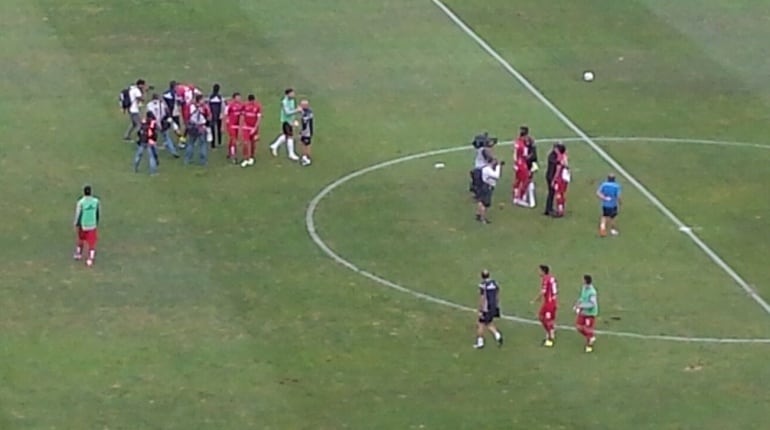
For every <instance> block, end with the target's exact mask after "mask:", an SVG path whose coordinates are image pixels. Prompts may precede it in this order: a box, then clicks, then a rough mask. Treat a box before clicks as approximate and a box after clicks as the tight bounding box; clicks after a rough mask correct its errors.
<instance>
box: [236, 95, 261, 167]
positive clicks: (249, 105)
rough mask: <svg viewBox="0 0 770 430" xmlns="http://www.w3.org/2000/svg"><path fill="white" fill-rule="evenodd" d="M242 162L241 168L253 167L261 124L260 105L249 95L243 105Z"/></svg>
mask: <svg viewBox="0 0 770 430" xmlns="http://www.w3.org/2000/svg"><path fill="white" fill-rule="evenodd" d="M242 113H243V129H242V130H243V161H242V162H241V167H248V166H253V165H254V156H255V155H256V152H257V142H258V141H259V125H260V123H261V122H262V104H261V103H260V102H259V101H258V100H257V96H255V95H254V94H249V95H248V96H247V97H246V103H245V104H244V105H243V109H242Z"/></svg>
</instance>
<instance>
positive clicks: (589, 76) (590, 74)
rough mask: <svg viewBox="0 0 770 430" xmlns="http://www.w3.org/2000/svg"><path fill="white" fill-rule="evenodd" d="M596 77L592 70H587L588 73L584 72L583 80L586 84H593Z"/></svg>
mask: <svg viewBox="0 0 770 430" xmlns="http://www.w3.org/2000/svg"><path fill="white" fill-rule="evenodd" d="M594 77H595V76H594V72H592V71H590V70H587V71H585V72H583V80H584V81H586V82H593V80H594Z"/></svg>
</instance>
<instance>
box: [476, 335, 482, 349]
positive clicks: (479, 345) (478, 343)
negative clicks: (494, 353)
mask: <svg viewBox="0 0 770 430" xmlns="http://www.w3.org/2000/svg"><path fill="white" fill-rule="evenodd" d="M483 346H484V338H483V337H481V336H479V337H477V338H476V348H482V347H483Z"/></svg>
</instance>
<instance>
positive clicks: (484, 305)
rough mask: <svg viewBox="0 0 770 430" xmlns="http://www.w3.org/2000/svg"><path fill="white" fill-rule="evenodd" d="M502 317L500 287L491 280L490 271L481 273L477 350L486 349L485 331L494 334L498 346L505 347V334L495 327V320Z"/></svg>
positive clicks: (475, 345)
mask: <svg viewBox="0 0 770 430" xmlns="http://www.w3.org/2000/svg"><path fill="white" fill-rule="evenodd" d="M499 317H500V287H499V286H498V285H497V282H496V281H495V280H494V279H492V278H491V276H490V274H489V271H488V270H482V271H481V282H480V283H479V319H478V322H477V324H476V343H475V344H474V345H473V347H474V348H476V349H481V348H484V329H486V330H489V331H490V332H492V335H494V336H495V341H496V342H497V345H498V346H502V345H503V334H502V333H500V330H498V329H497V327H495V318H499Z"/></svg>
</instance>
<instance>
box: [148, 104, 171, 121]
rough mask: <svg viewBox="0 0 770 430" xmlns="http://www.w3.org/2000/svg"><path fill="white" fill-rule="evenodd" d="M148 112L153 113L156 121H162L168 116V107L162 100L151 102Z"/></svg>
mask: <svg viewBox="0 0 770 430" xmlns="http://www.w3.org/2000/svg"><path fill="white" fill-rule="evenodd" d="M147 112H152V114H153V115H155V119H157V120H158V121H162V120H163V118H165V117H166V115H167V114H168V106H166V102H164V101H162V100H151V101H150V102H149V103H147Z"/></svg>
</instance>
